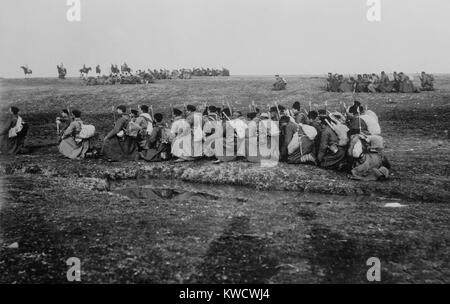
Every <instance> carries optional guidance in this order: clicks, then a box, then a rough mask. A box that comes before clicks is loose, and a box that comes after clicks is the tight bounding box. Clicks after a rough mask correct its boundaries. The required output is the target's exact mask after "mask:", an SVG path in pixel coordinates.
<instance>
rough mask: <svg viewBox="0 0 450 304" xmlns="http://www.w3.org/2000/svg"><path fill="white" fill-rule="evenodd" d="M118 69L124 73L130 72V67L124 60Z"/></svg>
mask: <svg viewBox="0 0 450 304" xmlns="http://www.w3.org/2000/svg"><path fill="white" fill-rule="evenodd" d="M120 71H121V72H122V73H123V74H125V73H131V68H130V67H129V66H128V65H127V64H126V63H125V62H124V64H122V66H121V67H120Z"/></svg>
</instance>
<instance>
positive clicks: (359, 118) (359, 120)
mask: <svg viewBox="0 0 450 304" xmlns="http://www.w3.org/2000/svg"><path fill="white" fill-rule="evenodd" d="M357 111H358V125H359V134H361V114H360V112H359V107H358V108H357Z"/></svg>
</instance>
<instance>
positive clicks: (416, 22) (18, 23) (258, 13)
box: [0, 0, 450, 77]
mask: <svg viewBox="0 0 450 304" xmlns="http://www.w3.org/2000/svg"><path fill="white" fill-rule="evenodd" d="M1 6H2V7H1V10H0V43H1V46H0V76H3V77H22V75H23V73H22V71H21V70H20V69H19V66H20V65H23V64H28V65H29V67H30V68H31V69H32V70H33V75H34V76H56V74H57V73H56V65H57V64H58V63H60V62H63V63H64V65H65V66H66V67H67V68H68V73H69V75H68V76H78V70H79V69H80V67H81V66H82V65H83V63H85V64H86V65H88V66H92V67H94V66H95V65H96V64H100V65H101V66H102V68H103V70H105V69H108V70H109V66H110V64H111V63H117V64H120V63H122V62H123V61H126V62H127V63H128V64H129V66H130V67H131V68H133V69H139V68H148V67H150V68H169V69H172V68H179V67H218V68H220V67H222V66H223V67H227V68H229V69H230V70H231V73H232V74H266V75H267V74H268V75H273V74H275V73H280V74H319V73H320V74H321V73H326V72H327V71H333V72H341V73H349V72H378V71H381V70H386V71H387V72H392V71H393V70H397V71H405V72H410V73H412V72H418V71H422V70H425V71H429V72H434V73H439V72H442V73H444V72H450V18H449V17H448V15H449V14H450V1H449V0H381V8H382V15H381V22H375V23H371V22H369V21H368V20H367V19H366V13H367V10H368V6H367V4H366V0H126V1H125V0H81V21H80V22H69V21H67V19H66V12H67V10H68V9H69V7H68V6H67V5H66V0H2V5H1Z"/></svg>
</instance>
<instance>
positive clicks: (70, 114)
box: [67, 105, 72, 122]
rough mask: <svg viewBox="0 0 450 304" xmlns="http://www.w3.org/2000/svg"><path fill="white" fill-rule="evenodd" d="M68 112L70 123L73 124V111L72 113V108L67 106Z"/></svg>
mask: <svg viewBox="0 0 450 304" xmlns="http://www.w3.org/2000/svg"><path fill="white" fill-rule="evenodd" d="M67 112H68V113H69V121H70V122H72V111H70V106H69V105H68V106H67Z"/></svg>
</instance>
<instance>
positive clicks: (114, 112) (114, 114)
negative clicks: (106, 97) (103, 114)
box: [111, 106, 116, 125]
mask: <svg viewBox="0 0 450 304" xmlns="http://www.w3.org/2000/svg"><path fill="white" fill-rule="evenodd" d="M111 109H112V112H113V117H114V125H116V111H115V109H114V106H111Z"/></svg>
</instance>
